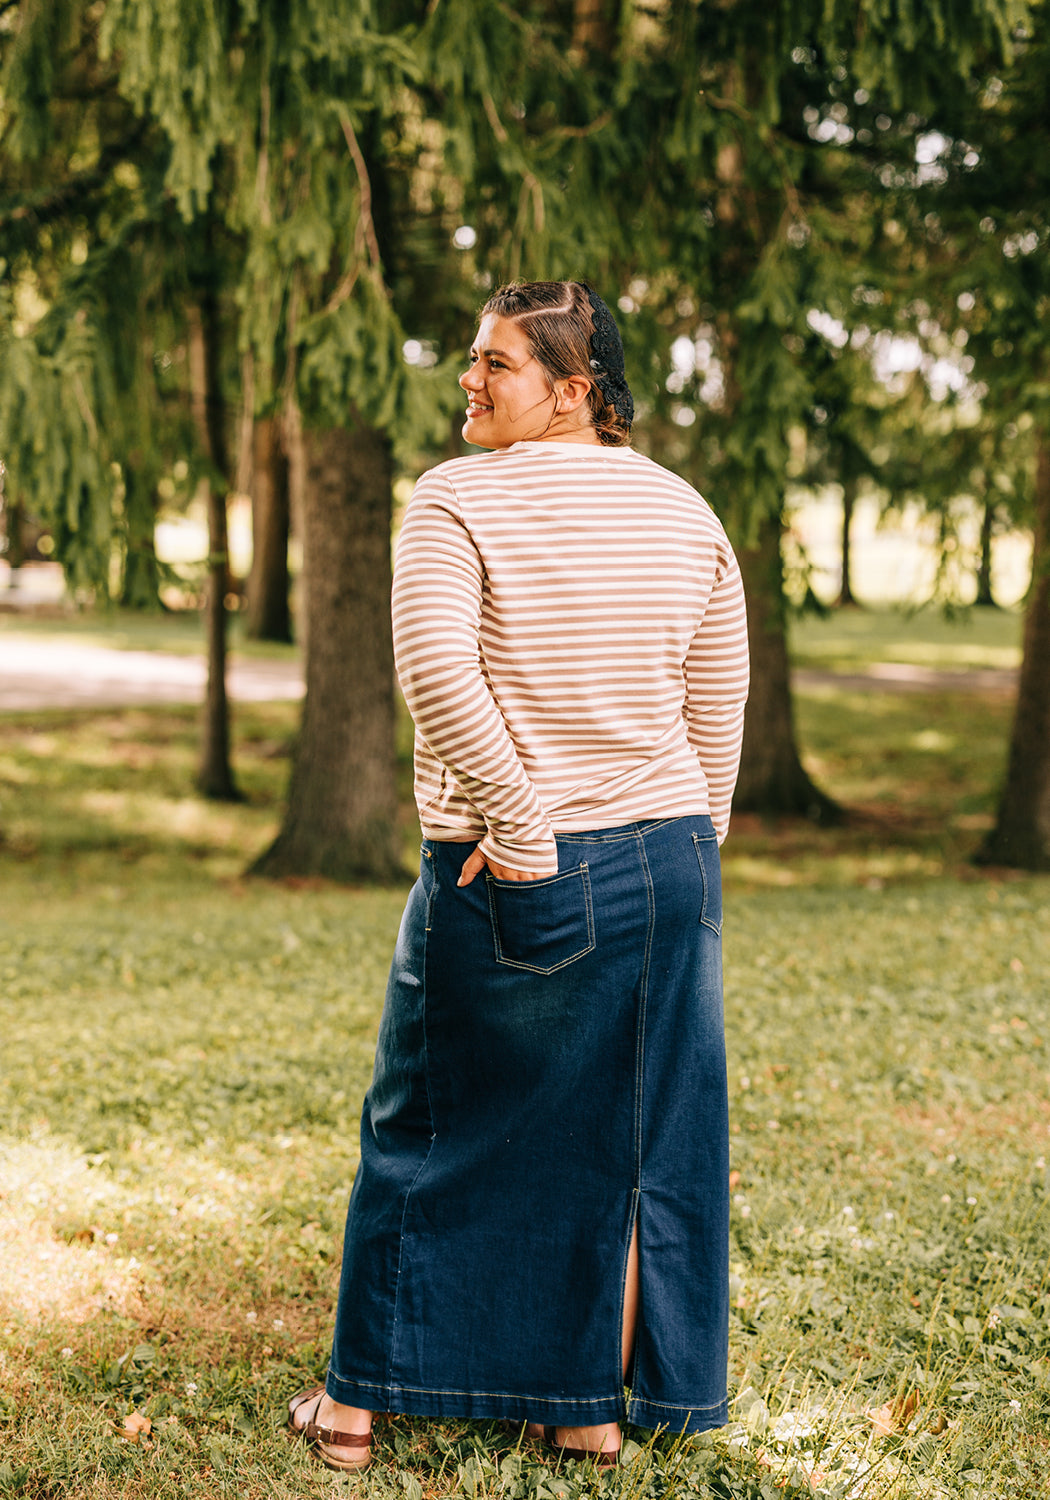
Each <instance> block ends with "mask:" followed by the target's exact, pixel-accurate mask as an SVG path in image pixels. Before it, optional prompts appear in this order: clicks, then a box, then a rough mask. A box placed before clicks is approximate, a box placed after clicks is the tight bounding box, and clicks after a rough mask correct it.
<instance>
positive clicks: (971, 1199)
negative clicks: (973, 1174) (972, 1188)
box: [966, 1198, 977, 1208]
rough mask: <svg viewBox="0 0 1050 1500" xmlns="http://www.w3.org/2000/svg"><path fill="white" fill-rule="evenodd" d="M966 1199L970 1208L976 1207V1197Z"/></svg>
mask: <svg viewBox="0 0 1050 1500" xmlns="http://www.w3.org/2000/svg"><path fill="white" fill-rule="evenodd" d="M966 1201H967V1203H968V1204H969V1205H970V1207H971V1208H976V1207H977V1199H976V1198H967V1200H966Z"/></svg>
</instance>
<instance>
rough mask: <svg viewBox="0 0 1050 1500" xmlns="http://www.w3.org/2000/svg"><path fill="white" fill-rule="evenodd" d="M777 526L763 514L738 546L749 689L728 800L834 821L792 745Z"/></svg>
mask: <svg viewBox="0 0 1050 1500" xmlns="http://www.w3.org/2000/svg"><path fill="white" fill-rule="evenodd" d="M780 532H781V523H780V517H779V516H769V517H766V518H765V519H764V520H763V521H762V522H761V523H760V525H759V532H758V543H757V545H756V546H755V547H753V548H746V547H745V548H742V549H740V550H739V551H738V553H737V557H738V560H739V562H740V571H741V574H742V575H743V580H744V592H745V594H746V596H747V628H748V636H749V640H750V646H751V693H750V697H749V698H748V704H747V712H746V714H745V717H744V746H743V753H742V755H741V761H740V776H739V779H738V781H737V787H736V792H735V793H734V796H733V806H734V808H735V809H736V810H737V811H739V812H759V813H772V814H777V813H780V814H788V815H791V816H796V817H798V816H800V817H804V818H809V819H811V820H812V821H813V822H815V823H834V822H837V821H839V819H840V817H841V810H840V809H839V807H838V805H837V804H836V803H835V802H834V801H832V799H831V798H830V797H829V796H827V795H826V793H824V792H822V791H821V790H820V789H819V788H818V787H816V786H815V785H814V784H813V782H812V781H811V780H810V778H809V776H808V775H807V774H806V772H805V771H804V770H803V767H802V762H801V761H800V759H799V755H798V749H797V748H796V741H795V722H794V711H793V708H792V702H791V672H790V666H789V663H788V650H787V621H786V607H785V600H784V577H783V562H782V559H781V552H780Z"/></svg>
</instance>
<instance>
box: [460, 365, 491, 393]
mask: <svg viewBox="0 0 1050 1500" xmlns="http://www.w3.org/2000/svg"><path fill="white" fill-rule="evenodd" d="M459 383H460V385H461V386H462V387H463V389H464V390H465V391H479V390H480V389H481V387H482V386H483V385H484V383H485V382H484V381H483V380H482V378H481V376H480V374H479V373H478V369H477V366H476V365H471V366H470V368H469V369H467V370H464V371H463V374H462V375H461V376H460V377H459Z"/></svg>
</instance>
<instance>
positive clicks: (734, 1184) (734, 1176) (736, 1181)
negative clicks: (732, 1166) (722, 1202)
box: [729, 1171, 740, 1192]
mask: <svg viewBox="0 0 1050 1500" xmlns="http://www.w3.org/2000/svg"><path fill="white" fill-rule="evenodd" d="M739 1186H740V1173H739V1172H737V1171H733V1172H730V1174H729V1191H730V1192H732V1191H733V1189H734V1188H738V1187H739Z"/></svg>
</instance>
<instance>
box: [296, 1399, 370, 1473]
mask: <svg viewBox="0 0 1050 1500" xmlns="http://www.w3.org/2000/svg"><path fill="white" fill-rule="evenodd" d="M324 1394H325V1389H324V1386H323V1385H314V1386H311V1387H310V1389H309V1390H306V1391H298V1392H297V1393H296V1394H295V1395H294V1396H293V1397H292V1399H291V1400H290V1401H289V1403H288V1426H289V1428H290V1429H291V1432H292V1435H293V1437H297V1438H302V1440H303V1442H304V1443H305V1444H306V1445H307V1447H308V1448H312V1449H313V1451H314V1453H315V1454H316V1456H317V1457H318V1458H319V1459H320V1460H321V1462H322V1463H323V1464H324V1466H325V1468H326V1469H337V1470H339V1471H340V1472H349V1473H354V1472H356V1471H358V1470H360V1469H367V1468H368V1465H369V1464H370V1463H371V1462H372V1434H371V1432H337V1431H336V1429H335V1428H334V1427H322V1426H320V1424H319V1423H317V1422H314V1421H312V1420H310V1421H306V1422H304V1423H303V1424H302V1426H300V1425H299V1424H298V1423H297V1422H296V1420H295V1414H296V1412H297V1411H298V1410H299V1408H300V1407H301V1406H305V1404H306V1402H307V1401H312V1400H313V1398H314V1397H315V1396H316V1397H317V1401H316V1403H315V1405H314V1410H313V1415H314V1416H315V1417H316V1415H317V1413H318V1411H319V1409H320V1406H321V1399H322V1397H323V1396H324ZM327 1447H333V1448H363V1449H364V1454H363V1455H362V1457H361V1458H353V1459H345V1458H334V1457H333V1456H332V1455H331V1454H330V1453H326V1452H325V1449H326V1448H327Z"/></svg>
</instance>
